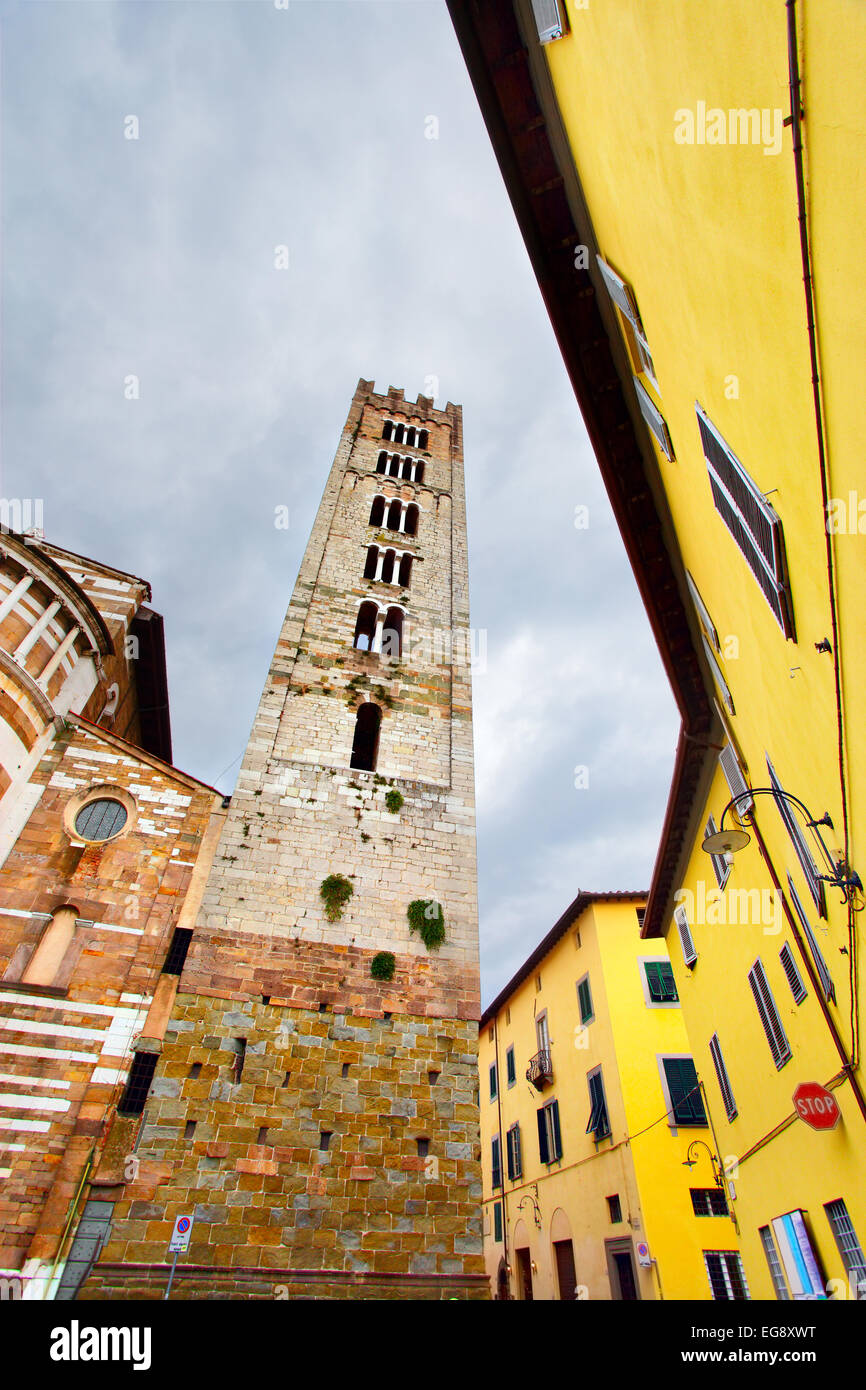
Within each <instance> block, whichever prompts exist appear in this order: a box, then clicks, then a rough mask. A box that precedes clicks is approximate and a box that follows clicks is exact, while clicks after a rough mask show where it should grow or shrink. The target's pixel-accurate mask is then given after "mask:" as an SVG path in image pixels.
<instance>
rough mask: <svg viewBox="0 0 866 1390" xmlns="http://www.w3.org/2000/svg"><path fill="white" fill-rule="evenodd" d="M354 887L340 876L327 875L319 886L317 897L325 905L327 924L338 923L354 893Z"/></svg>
mask: <svg viewBox="0 0 866 1390" xmlns="http://www.w3.org/2000/svg"><path fill="white" fill-rule="evenodd" d="M354 891H355V888H354V885H353V884H351V883H350V882H349V880H348V879H347V878H344V877H343V875H342V874H329V875H328V877H327V878H323V879H322V882H321V884H320V886H319V897H320V898H321V899H322V902H323V903H324V904H325V916H326V917H327V919H328V921H329V922H339V920H340V918H341V917H342V915H343V908H344V907H345V905H346V903H347V902H348V901H349V899H350V898H351V896H352V894H353V893H354Z"/></svg>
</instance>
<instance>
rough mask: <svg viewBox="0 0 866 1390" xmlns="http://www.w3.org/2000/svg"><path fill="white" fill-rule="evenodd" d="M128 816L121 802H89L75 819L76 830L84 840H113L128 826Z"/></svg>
mask: <svg viewBox="0 0 866 1390" xmlns="http://www.w3.org/2000/svg"><path fill="white" fill-rule="evenodd" d="M126 816H127V812H126V807H125V806H124V805H123V802H121V801H111V800H109V799H107V798H103V799H101V800H99V801H88V803H87V805H86V806H82V808H81V810H80V811H79V812H78V815H77V816H76V817H75V830H76V832H77V834H79V835H80V836H81V838H82V840H113V839H114V837H115V835H119V834H120V832H121V830H122V829H123V827H124V826H125V825H126Z"/></svg>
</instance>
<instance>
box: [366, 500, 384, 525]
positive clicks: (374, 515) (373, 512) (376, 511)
mask: <svg viewBox="0 0 866 1390" xmlns="http://www.w3.org/2000/svg"><path fill="white" fill-rule="evenodd" d="M384 520H385V499H384V497H374V498H373V505H372V507H371V508H370V522H369V524H370V525H371V526H381V525H382V522H383V521H384Z"/></svg>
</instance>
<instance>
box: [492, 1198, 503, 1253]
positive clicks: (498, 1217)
mask: <svg viewBox="0 0 866 1390" xmlns="http://www.w3.org/2000/svg"><path fill="white" fill-rule="evenodd" d="M493 1239H494V1241H495V1242H497V1244H498V1242H499V1241H501V1239H502V1203H501V1202H494V1203H493Z"/></svg>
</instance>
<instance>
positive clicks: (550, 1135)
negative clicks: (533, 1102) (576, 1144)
mask: <svg viewBox="0 0 866 1390" xmlns="http://www.w3.org/2000/svg"><path fill="white" fill-rule="evenodd" d="M537 1119H538V1156H539V1158H540V1159H541V1162H542V1163H547V1164H550V1163H557V1162H558V1161H559V1160H560V1159H561V1158H562V1134H561V1131H560V1128H559V1101H558V1100H551V1101H548V1103H547V1105H542V1107H541V1109H540V1110H539V1111H538V1112H537Z"/></svg>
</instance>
